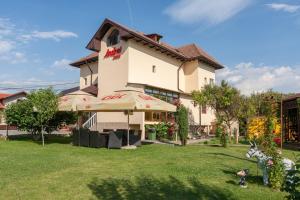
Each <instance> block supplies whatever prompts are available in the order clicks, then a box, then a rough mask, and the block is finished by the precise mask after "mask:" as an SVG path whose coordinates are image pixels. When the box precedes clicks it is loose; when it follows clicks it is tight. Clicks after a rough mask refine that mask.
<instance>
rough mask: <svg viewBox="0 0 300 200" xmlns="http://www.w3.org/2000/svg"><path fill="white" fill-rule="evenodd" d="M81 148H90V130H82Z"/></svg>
mask: <svg viewBox="0 0 300 200" xmlns="http://www.w3.org/2000/svg"><path fill="white" fill-rule="evenodd" d="M79 142H80V146H83V147H88V146H90V130H89V129H83V128H81V129H80V141H79Z"/></svg>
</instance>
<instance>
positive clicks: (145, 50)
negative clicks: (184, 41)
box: [128, 40, 184, 91]
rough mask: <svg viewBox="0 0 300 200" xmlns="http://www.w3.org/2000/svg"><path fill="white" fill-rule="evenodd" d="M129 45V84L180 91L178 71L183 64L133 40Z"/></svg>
mask: <svg viewBox="0 0 300 200" xmlns="http://www.w3.org/2000/svg"><path fill="white" fill-rule="evenodd" d="M128 45H129V63H128V64H129V74H128V82H130V83H141V84H148V85H152V86H156V87H159V88H164V89H167V90H172V91H178V89H177V88H178V86H177V70H178V68H179V66H180V64H181V62H180V61H178V60H176V59H174V58H171V57H170V56H167V55H165V54H163V53H161V52H159V51H155V50H154V49H153V48H149V47H147V46H145V45H142V44H141V43H137V42H135V41H132V40H130V41H129V42H128ZM153 65H154V66H155V67H156V72H155V73H153V72H152V66H153ZM181 73H183V71H181ZM183 83H184V80H183Z"/></svg>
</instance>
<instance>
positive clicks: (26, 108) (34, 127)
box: [5, 88, 58, 142]
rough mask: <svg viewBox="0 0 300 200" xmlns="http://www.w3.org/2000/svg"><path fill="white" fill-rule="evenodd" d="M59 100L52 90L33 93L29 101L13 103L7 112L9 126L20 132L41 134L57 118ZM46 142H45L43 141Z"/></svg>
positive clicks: (28, 98) (29, 96) (28, 97)
mask: <svg viewBox="0 0 300 200" xmlns="http://www.w3.org/2000/svg"><path fill="white" fill-rule="evenodd" d="M57 107H58V99H57V96H56V94H55V93H54V92H53V90H52V89H51V88H49V89H40V90H37V91H34V92H32V93H31V94H29V95H28V96H27V99H25V100H22V101H19V102H17V103H13V104H11V105H9V106H8V107H7V109H6V110H5V115H6V121H7V123H8V124H11V125H15V126H17V128H18V129H19V130H23V131H27V132H31V133H32V134H33V135H34V134H41V133H42V131H43V127H47V126H48V124H49V121H50V120H51V119H52V118H53V117H54V116H55V113H56V112H57ZM43 142H44V141H43Z"/></svg>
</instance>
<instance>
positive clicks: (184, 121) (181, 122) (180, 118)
mask: <svg viewBox="0 0 300 200" xmlns="http://www.w3.org/2000/svg"><path fill="white" fill-rule="evenodd" d="M177 124H178V134H179V138H180V140H181V144H182V145H186V141H187V136H188V128H189V123H188V110H187V108H186V107H184V106H183V105H181V106H179V107H178V109H177Z"/></svg>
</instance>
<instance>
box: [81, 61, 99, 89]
mask: <svg viewBox="0 0 300 200" xmlns="http://www.w3.org/2000/svg"><path fill="white" fill-rule="evenodd" d="M89 66H90V68H91V70H92V84H97V83H98V62H95V63H90V64H89ZM85 79H86V83H85ZM92 84H91V71H90V69H89V67H88V65H82V66H80V89H83V88H85V87H88V86H90V85H92Z"/></svg>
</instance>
